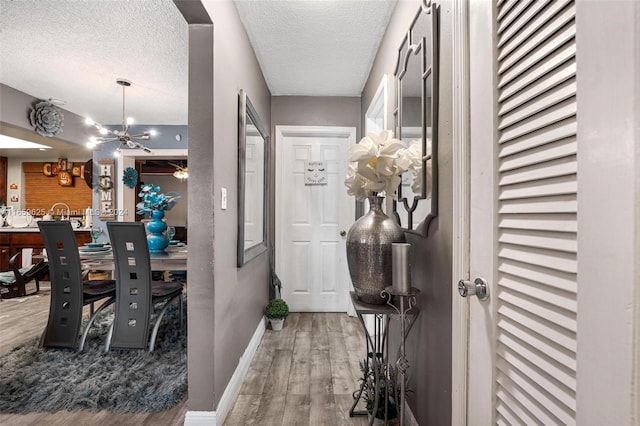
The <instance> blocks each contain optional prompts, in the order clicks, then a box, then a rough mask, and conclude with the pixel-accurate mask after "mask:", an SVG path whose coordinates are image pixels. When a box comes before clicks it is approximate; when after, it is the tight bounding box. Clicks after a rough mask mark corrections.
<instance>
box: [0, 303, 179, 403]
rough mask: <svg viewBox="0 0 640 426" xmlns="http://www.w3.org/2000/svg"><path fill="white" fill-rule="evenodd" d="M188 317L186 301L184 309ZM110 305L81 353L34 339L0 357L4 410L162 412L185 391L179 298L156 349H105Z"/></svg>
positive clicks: (162, 327) (169, 312)
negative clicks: (41, 345)
mask: <svg viewBox="0 0 640 426" xmlns="http://www.w3.org/2000/svg"><path fill="white" fill-rule="evenodd" d="M183 312H184V313H185V316H186V303H185V309H184V310H183ZM112 319H113V311H112V309H111V307H109V308H107V309H105V312H102V313H101V314H100V315H99V316H98V318H97V319H96V323H97V324H95V323H94V326H93V327H92V331H90V332H89V337H87V342H86V343H85V350H84V351H83V352H82V353H78V352H75V351H73V350H69V349H42V348H39V347H38V339H34V340H32V341H30V342H28V343H26V344H24V345H22V346H19V347H17V348H15V349H14V350H13V351H11V352H9V353H7V354H5V355H4V356H2V357H0V374H1V377H0V412H1V413H20V414H24V413H30V412H55V411H74V410H91V411H100V410H108V411H111V412H120V413H131V412H141V411H163V410H167V409H169V408H171V407H172V406H174V405H175V404H177V403H178V402H180V401H181V400H182V399H183V397H184V396H185V395H186V392H187V339H186V318H185V322H184V324H185V332H184V333H181V331H180V318H179V309H178V307H177V306H176V303H175V302H174V303H172V306H171V307H170V308H169V309H168V310H167V313H166V314H165V316H164V318H163V320H162V324H161V325H160V329H159V331H158V337H157V339H156V346H155V349H154V351H153V352H152V353H149V352H148V351H144V350H113V351H110V352H109V353H105V352H104V342H105V338H106V336H107V330H108V327H109V325H110V324H111V321H112Z"/></svg>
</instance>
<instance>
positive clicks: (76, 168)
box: [71, 163, 83, 176]
mask: <svg viewBox="0 0 640 426" xmlns="http://www.w3.org/2000/svg"><path fill="white" fill-rule="evenodd" d="M82 167H83V166H81V165H80V164H77V163H75V164H74V165H73V167H72V168H71V175H72V176H82Z"/></svg>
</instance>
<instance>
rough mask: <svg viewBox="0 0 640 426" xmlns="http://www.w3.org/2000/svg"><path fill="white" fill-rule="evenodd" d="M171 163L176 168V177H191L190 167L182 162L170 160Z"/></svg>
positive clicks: (183, 178) (182, 178) (174, 173)
mask: <svg viewBox="0 0 640 426" xmlns="http://www.w3.org/2000/svg"><path fill="white" fill-rule="evenodd" d="M169 165H171V166H173V167H175V168H176V171H175V172H173V176H174V177H176V178H178V179H180V180H185V179H188V178H189V168H188V167H187V166H183V165H182V162H180V164H176V163H172V162H169Z"/></svg>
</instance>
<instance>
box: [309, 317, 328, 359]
mask: <svg viewBox="0 0 640 426" xmlns="http://www.w3.org/2000/svg"><path fill="white" fill-rule="evenodd" d="M311 321H312V322H311V336H312V339H311V349H312V350H326V349H328V348H329V335H328V332H327V314H322V313H317V312H314V313H313V314H312V320H311Z"/></svg>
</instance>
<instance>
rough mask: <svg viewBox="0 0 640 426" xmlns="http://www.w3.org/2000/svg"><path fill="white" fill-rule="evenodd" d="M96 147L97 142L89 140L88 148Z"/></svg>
mask: <svg viewBox="0 0 640 426" xmlns="http://www.w3.org/2000/svg"><path fill="white" fill-rule="evenodd" d="M95 147H96V143H95V142H93V141H89V142H87V148H89V149H93V148H95Z"/></svg>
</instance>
